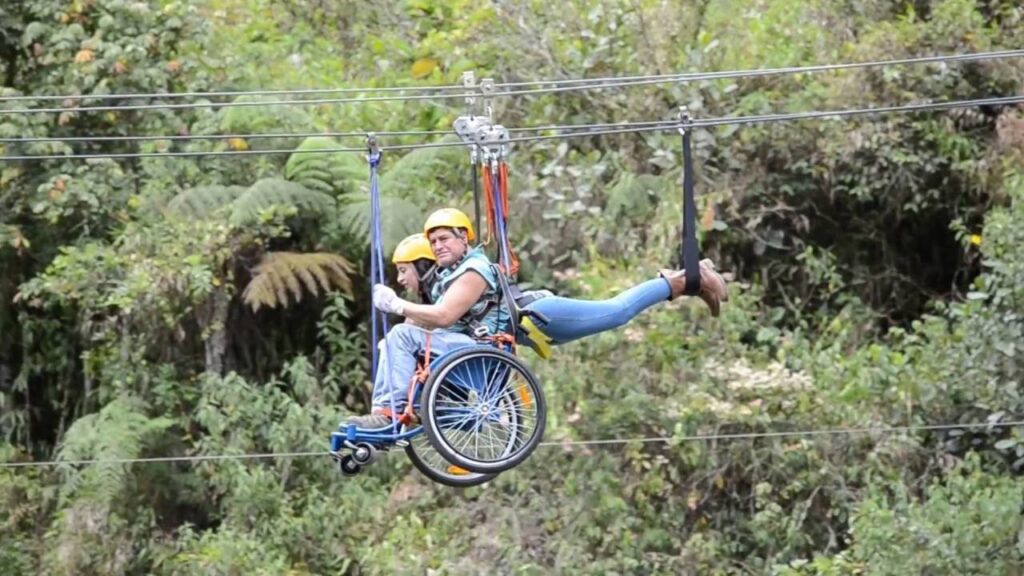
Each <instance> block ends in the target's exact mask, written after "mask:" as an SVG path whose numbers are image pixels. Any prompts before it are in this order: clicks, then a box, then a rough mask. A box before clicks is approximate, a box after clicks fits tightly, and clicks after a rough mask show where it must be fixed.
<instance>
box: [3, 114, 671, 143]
mask: <svg viewBox="0 0 1024 576" xmlns="http://www.w3.org/2000/svg"><path fill="white" fill-rule="evenodd" d="M664 123H665V121H660V120H659V121H653V122H617V123H608V124H586V125H579V124H550V125H546V126H519V127H516V128H508V131H509V132H545V131H549V130H573V129H579V128H581V127H586V128H594V129H596V128H616V127H622V126H640V125H648V126H654V125H661V124H664ZM370 132H372V133H374V134H376V135H377V136H387V137H395V136H398V137H404V136H445V135H451V134H452V131H451V130H399V131H392V132H388V131H382V130H361V131H349V132H328V131H324V132H264V133H259V134H184V135H183V134H168V135H147V136H127V135H126V136H66V137H62V136H14V137H0V143H9V144H37V143H44V142H158V141H161V140H168V141H172V142H177V141H192V140H235V139H240V140H264V139H271V138H282V139H287V138H313V137H317V136H321V137H324V138H360V139H365V138H366V135H367V133H370Z"/></svg>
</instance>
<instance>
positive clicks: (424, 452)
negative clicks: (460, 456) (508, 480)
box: [405, 434, 497, 488]
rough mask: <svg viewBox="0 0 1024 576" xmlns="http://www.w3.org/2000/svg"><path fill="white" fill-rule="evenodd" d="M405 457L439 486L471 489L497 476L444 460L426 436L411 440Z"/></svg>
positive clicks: (415, 437)
mask: <svg viewBox="0 0 1024 576" xmlns="http://www.w3.org/2000/svg"><path fill="white" fill-rule="evenodd" d="M405 455H406V456H408V457H409V461H410V462H412V465H413V466H415V467H416V469H417V470H419V471H420V473H422V474H423V475H424V476H426V477H427V478H430V479H431V480H433V481H434V482H437V483H438V484H444V485H445V486H451V487H453V488H469V487H470V486H479V485H480V484H483V483H485V482H488V481H490V480H492V479H494V478H495V477H496V476H497V474H481V473H479V472H470V471H469V470H466V469H465V468H461V467H459V466H456V465H455V464H452V463H451V462H449V461H447V460H445V459H444V456H441V454H440V453H439V452H438V451H437V450H435V449H434V447H433V446H431V445H430V441H429V440H427V437H426V435H425V434H419V435H417V436H414V437H413V438H412V439H411V440H409V444H408V445H407V446H406V447H405Z"/></svg>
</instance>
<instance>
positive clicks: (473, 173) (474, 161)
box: [469, 150, 483, 239]
mask: <svg viewBox="0 0 1024 576" xmlns="http://www.w3.org/2000/svg"><path fill="white" fill-rule="evenodd" d="M478 154H479V152H477V151H476V150H473V152H472V157H471V162H470V163H469V178H470V180H472V181H473V208H474V209H475V216H476V221H475V222H474V223H473V225H474V226H476V235H477V238H478V239H479V238H481V234H483V230H481V229H480V161H479V159H478V158H479V156H478Z"/></svg>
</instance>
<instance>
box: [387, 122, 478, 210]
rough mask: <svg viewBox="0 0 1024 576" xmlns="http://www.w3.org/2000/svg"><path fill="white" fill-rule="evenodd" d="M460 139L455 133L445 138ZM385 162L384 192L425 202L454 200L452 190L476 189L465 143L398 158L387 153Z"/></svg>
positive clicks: (441, 202)
mask: <svg viewBox="0 0 1024 576" xmlns="http://www.w3.org/2000/svg"><path fill="white" fill-rule="evenodd" d="M457 140H458V138H457V137H455V136H446V137H445V138H442V139H441V142H453V141H457ZM389 163H390V164H389ZM382 165H383V170H384V173H383V174H382V175H381V177H380V188H381V192H383V193H384V194H387V195H389V196H399V197H402V198H407V199H410V200H413V201H415V202H416V203H417V204H420V205H421V206H431V205H436V204H444V203H447V202H450V201H451V193H452V191H468V190H472V189H473V184H472V181H471V180H470V179H469V154H468V153H467V152H466V149H465V148H462V147H461V146H443V147H436V148H420V149H418V150H414V151H412V152H410V153H408V154H406V155H405V156H402V157H401V158H399V159H397V160H395V159H394V158H393V157H391V156H386V157H385V158H384V162H383V164H382Z"/></svg>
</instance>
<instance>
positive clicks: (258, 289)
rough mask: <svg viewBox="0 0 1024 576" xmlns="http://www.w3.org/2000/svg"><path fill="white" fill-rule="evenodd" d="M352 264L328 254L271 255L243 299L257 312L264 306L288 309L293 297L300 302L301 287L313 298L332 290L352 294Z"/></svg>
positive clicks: (284, 253) (257, 272)
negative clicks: (336, 289) (335, 289)
mask: <svg viewBox="0 0 1024 576" xmlns="http://www.w3.org/2000/svg"><path fill="white" fill-rule="evenodd" d="M352 272H353V268H352V264H351V263H350V262H349V261H348V260H346V259H345V258H343V257H342V256H339V255H337V254H330V253H326V252H309V253H298V252H269V253H267V254H266V255H265V256H264V257H263V260H262V261H261V262H260V263H259V265H257V266H256V268H255V269H254V270H253V279H252V280H251V281H250V282H249V285H248V286H246V287H245V291H244V292H243V293H242V300H243V301H244V302H245V303H246V304H247V305H249V306H250V307H252V310H253V312H258V311H259V309H260V308H261V307H263V306H266V307H268V308H277V307H278V306H282V307H287V306H288V304H289V301H290V298H294V300H295V302H300V301H301V300H302V296H303V290H302V288H303V287H305V289H306V291H308V292H310V293H311V294H312V295H313V296H314V297H316V296H319V295H320V294H321V293H322V292H327V291H329V290H331V289H332V288H338V289H340V290H342V291H344V292H351V291H352Z"/></svg>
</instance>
